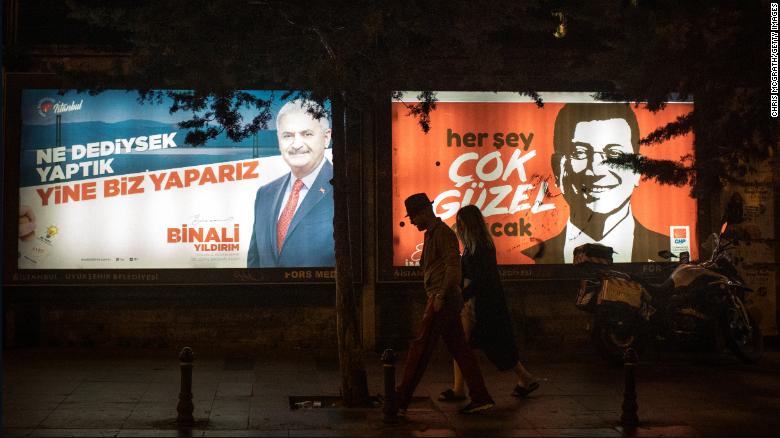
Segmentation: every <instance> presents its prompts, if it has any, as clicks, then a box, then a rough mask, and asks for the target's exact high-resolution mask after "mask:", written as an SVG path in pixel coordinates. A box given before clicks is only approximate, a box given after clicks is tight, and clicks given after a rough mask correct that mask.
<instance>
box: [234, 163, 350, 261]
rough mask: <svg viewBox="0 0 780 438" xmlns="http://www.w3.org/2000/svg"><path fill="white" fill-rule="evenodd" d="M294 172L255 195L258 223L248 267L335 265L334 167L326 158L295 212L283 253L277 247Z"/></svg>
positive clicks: (256, 220) (276, 180) (253, 234)
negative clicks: (278, 224) (280, 220)
mask: <svg viewBox="0 0 780 438" xmlns="http://www.w3.org/2000/svg"><path fill="white" fill-rule="evenodd" d="M291 176H292V174H290V173H288V174H287V175H284V176H282V177H281V178H277V179H275V180H273V181H271V182H270V183H268V184H266V185H264V186H262V187H260V188H259V189H258V190H257V196H256V197H255V223H254V225H253V226H252V240H251V241H250V242H249V254H247V267H248V268H276V267H325V266H328V267H333V266H336V255H335V249H334V244H335V243H334V240H333V186H331V184H330V180H331V178H332V177H333V166H332V165H331V164H330V162H329V161H328V160H327V159H325V163H324V164H323V165H322V169H320V173H319V175H317V178H316V179H315V180H314V183H313V184H312V186H311V187H310V188H309V191H308V193H307V194H306V197H305V198H303V201H302V202H301V205H300V207H298V210H296V211H295V216H293V219H292V222H291V223H290V226H289V228H288V229H287V237H286V238H285V240H284V244H283V246H282V251H281V253H279V252H277V249H276V222H277V217H278V216H279V211H280V210H281V209H282V208H283V207H282V201H283V200H284V191H285V189H286V188H287V184H289V181H290V178H291Z"/></svg>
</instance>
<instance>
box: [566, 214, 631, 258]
mask: <svg viewBox="0 0 780 438" xmlns="http://www.w3.org/2000/svg"><path fill="white" fill-rule="evenodd" d="M611 218H615V219H613V220H617V221H618V222H617V223H615V224H610V221H609V219H610V218H608V219H607V222H606V223H605V228H606V229H608V230H609V231H608V232H607V234H606V235H605V236H604V237H603V238H602V239H601V240H594V239H593V238H592V237H590V236H588V235H587V234H585V233H584V232H583V231H582V230H580V229H579V228H577V226H576V225H574V224H573V223H571V219H569V220H568V221H567V223H566V241H565V243H564V245H563V261H564V262H565V263H572V262H573V261H574V248H576V247H578V246H580V245H584V244H586V243H598V244H600V245H605V246H609V247H611V248H612V249H613V250H614V251H615V254H612V261H613V262H616V263H624V262H625V263H628V262H631V252H632V251H633V249H634V215H633V214H632V213H631V205H630V204H628V205H626V211H625V212H623V211H620V212H618V213H617V214H614V215H612V216H611ZM610 227H611V229H610Z"/></svg>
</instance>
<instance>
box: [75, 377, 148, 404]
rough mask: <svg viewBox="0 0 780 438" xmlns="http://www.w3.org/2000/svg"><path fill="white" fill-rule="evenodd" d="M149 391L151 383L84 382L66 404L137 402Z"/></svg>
mask: <svg viewBox="0 0 780 438" xmlns="http://www.w3.org/2000/svg"><path fill="white" fill-rule="evenodd" d="M148 389H149V383H138V382H83V383H82V384H81V385H79V386H78V387H77V388H76V389H75V390H73V392H72V393H71V394H70V395H69V396H68V397H67V398H66V399H65V401H66V402H104V403H112V402H113V403H130V402H137V401H139V400H140V399H141V396H142V395H143V394H144V393H145V392H146V391H147V390H148Z"/></svg>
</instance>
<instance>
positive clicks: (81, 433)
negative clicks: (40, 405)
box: [30, 428, 119, 437]
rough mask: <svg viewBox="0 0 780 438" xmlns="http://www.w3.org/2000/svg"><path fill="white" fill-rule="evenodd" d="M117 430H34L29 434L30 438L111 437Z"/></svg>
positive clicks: (115, 434)
mask: <svg viewBox="0 0 780 438" xmlns="http://www.w3.org/2000/svg"><path fill="white" fill-rule="evenodd" d="M118 433H119V429H95V428H88V429H35V430H33V431H32V432H31V433H30V436H35V437H39V436H40V437H43V436H53V437H64V436H73V437H113V436H117V434H118Z"/></svg>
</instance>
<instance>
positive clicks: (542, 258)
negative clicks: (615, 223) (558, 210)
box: [523, 218, 669, 264]
mask: <svg viewBox="0 0 780 438" xmlns="http://www.w3.org/2000/svg"><path fill="white" fill-rule="evenodd" d="M565 241H566V228H564V229H563V231H561V232H560V234H558V235H557V236H555V237H553V238H552V239H548V240H545V241H544V242H542V243H540V244H538V245H534V246H532V247H530V248H526V249H524V250H523V254H525V255H527V256H528V257H531V258H532V259H534V261H535V262H536V263H537V264H542V263H547V264H556V263H558V264H562V263H564V261H563V260H564V259H563V247H564V244H565V243H566V242H565ZM662 249H667V250H668V249H669V236H664V235H663V234H660V233H656V232H655V231H651V230H648V229H647V228H645V227H644V226H643V225H642V224H640V223H639V221H637V220H636V218H634V247H633V249H632V250H631V262H646V261H648V260H652V261H655V262H664V261H667V260H666V259H664V258H661V257H659V256H658V251H661V250H662Z"/></svg>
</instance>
